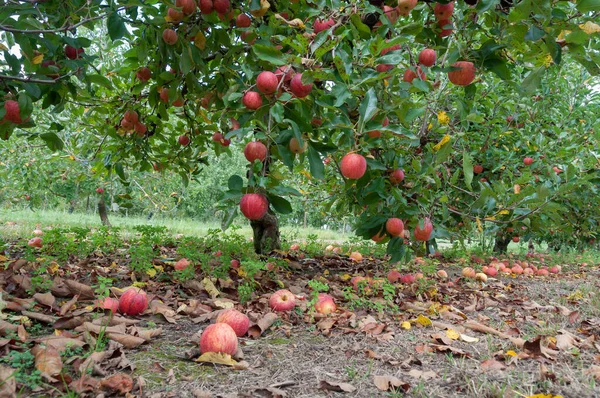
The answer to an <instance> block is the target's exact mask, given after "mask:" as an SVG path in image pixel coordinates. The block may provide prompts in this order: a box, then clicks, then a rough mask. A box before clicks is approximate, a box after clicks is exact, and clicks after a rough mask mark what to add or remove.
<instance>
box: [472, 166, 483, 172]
mask: <svg viewBox="0 0 600 398" xmlns="http://www.w3.org/2000/svg"><path fill="white" fill-rule="evenodd" d="M473 173H474V174H481V173H483V166H482V165H480V164H476V165H475V166H473Z"/></svg>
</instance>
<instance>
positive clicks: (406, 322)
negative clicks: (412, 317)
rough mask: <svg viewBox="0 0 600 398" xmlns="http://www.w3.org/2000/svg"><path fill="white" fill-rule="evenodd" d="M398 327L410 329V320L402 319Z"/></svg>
mask: <svg viewBox="0 0 600 398" xmlns="http://www.w3.org/2000/svg"><path fill="white" fill-rule="evenodd" d="M400 327H401V328H402V329H404V330H410V322H408V321H404V322H402V324H401V325H400Z"/></svg>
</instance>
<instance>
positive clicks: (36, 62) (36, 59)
mask: <svg viewBox="0 0 600 398" xmlns="http://www.w3.org/2000/svg"><path fill="white" fill-rule="evenodd" d="M43 60H44V54H39V55H36V56H35V57H33V60H32V62H33V64H34V65H39V64H41V63H42V61H43Z"/></svg>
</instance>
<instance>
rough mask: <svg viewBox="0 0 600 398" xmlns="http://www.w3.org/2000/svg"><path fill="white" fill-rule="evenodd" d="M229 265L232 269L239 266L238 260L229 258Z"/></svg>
mask: <svg viewBox="0 0 600 398" xmlns="http://www.w3.org/2000/svg"><path fill="white" fill-rule="evenodd" d="M229 266H230V267H231V268H233V269H238V268H240V260H236V259H233V260H231V262H230V263H229Z"/></svg>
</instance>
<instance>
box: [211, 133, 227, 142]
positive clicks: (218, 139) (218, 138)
mask: <svg viewBox="0 0 600 398" xmlns="http://www.w3.org/2000/svg"><path fill="white" fill-rule="evenodd" d="M224 139H225V137H223V134H221V133H219V132H216V133H214V134H213V135H212V140H213V141H214V142H218V143H219V144H221V143H222V142H223V140H224Z"/></svg>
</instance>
